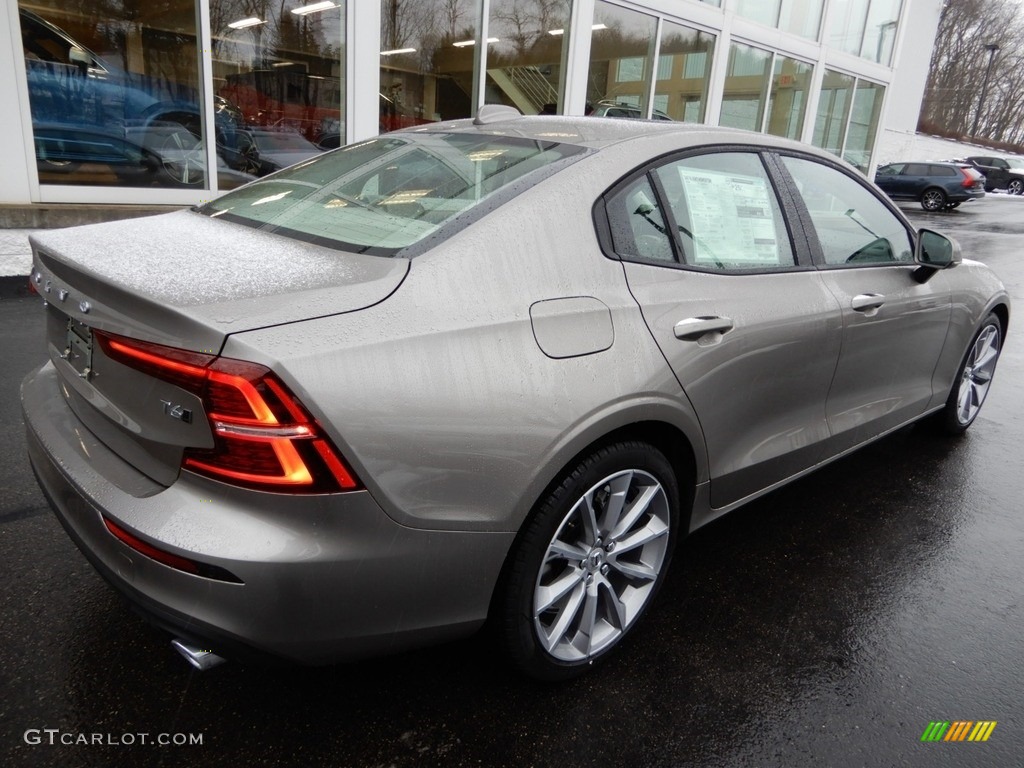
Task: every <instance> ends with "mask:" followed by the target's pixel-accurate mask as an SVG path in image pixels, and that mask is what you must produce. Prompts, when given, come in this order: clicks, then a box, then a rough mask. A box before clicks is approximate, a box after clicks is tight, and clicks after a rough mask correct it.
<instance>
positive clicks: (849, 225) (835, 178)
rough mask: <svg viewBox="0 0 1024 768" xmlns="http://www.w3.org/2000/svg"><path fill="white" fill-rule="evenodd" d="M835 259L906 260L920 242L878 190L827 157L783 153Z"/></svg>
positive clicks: (827, 254) (829, 258) (826, 252)
mask: <svg viewBox="0 0 1024 768" xmlns="http://www.w3.org/2000/svg"><path fill="white" fill-rule="evenodd" d="M782 162H783V163H784V164H785V166H786V168H787V169H788V170H789V172H790V174H791V175H792V176H793V180H794V181H795V182H796V186H797V189H798V190H799V192H800V196H801V198H802V199H803V201H804V204H805V205H806V206H807V210H808V211H809V213H810V215H811V221H812V222H813V223H814V229H815V231H816V232H817V235H818V242H819V243H820V244H821V251H822V255H823V256H824V258H825V263H826V264H830V265H836V266H839V265H850V266H855V265H858V264H879V263H906V262H912V261H913V260H914V246H913V243H912V241H911V239H910V233H909V232H907V229H906V227H904V225H903V222H902V221H900V219H899V218H897V217H896V215H895V214H893V212H892V211H890V210H889V208H888V207H886V205H885V204H884V203H882V201H881V200H879V199H878V198H877V197H876V196H875V194H874V193H873V192H871V191H870V190H869V189H868V188H867V187H865V186H864V185H863V184H860V183H858V182H857V181H855V180H854V179H852V178H850V177H849V176H847V175H846V174H845V173H842V172H841V171H839V170H837V169H835V168H832V167H830V166H827V165H824V164H822V163H818V162H814V161H811V160H804V159H803V158H797V157H789V156H783V158H782Z"/></svg>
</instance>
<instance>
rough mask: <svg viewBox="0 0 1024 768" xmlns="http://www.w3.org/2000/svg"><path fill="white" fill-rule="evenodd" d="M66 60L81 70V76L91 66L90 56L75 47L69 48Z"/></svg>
mask: <svg viewBox="0 0 1024 768" xmlns="http://www.w3.org/2000/svg"><path fill="white" fill-rule="evenodd" d="M68 60H69V61H70V62H71V63H72V64H75V65H77V66H78V68H79V69H80V70H82V74H83V75H84V74H85V73H86V72H87V71H88V70H89V67H90V66H92V56H90V55H89V54H88V53H86V52H85V51H84V50H83V49H81V48H79V47H78V46H77V45H73V46H71V50H69V51H68Z"/></svg>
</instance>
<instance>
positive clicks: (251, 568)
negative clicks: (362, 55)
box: [22, 107, 1009, 679]
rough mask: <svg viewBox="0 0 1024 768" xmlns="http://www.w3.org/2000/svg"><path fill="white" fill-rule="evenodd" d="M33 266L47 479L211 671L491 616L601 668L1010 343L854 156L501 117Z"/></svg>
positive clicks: (348, 157) (32, 424)
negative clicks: (780, 515) (772, 496)
mask: <svg viewBox="0 0 1024 768" xmlns="http://www.w3.org/2000/svg"><path fill="white" fill-rule="evenodd" d="M33 247H34V268H33V276H32V278H31V279H32V280H33V282H34V284H35V286H36V288H37V290H38V291H39V292H40V293H41V294H42V296H43V298H44V299H45V300H46V309H45V312H46V316H47V324H48V325H47V341H46V343H47V346H48V350H49V357H50V360H49V362H47V363H46V364H45V365H44V366H43V367H42V368H40V369H39V370H38V371H36V372H34V373H32V374H31V375H30V376H29V377H28V378H27V379H26V380H25V382H24V384H23V387H22V402H23V409H24V415H25V422H26V425H27V429H28V435H29V452H30V456H31V461H32V465H33V467H34V469H35V472H36V473H37V476H38V478H39V482H40V485H41V487H42V489H43V490H44V492H45V493H46V495H47V497H48V498H49V500H50V502H51V504H52V506H53V508H54V510H55V511H56V514H57V516H58V518H59V519H60V521H61V522H62V523H63V525H64V527H65V528H66V529H67V531H68V533H69V535H70V536H71V537H72V538H73V539H74V541H75V542H76V544H77V545H78V546H79V547H80V548H81V550H82V551H83V552H84V554H85V555H86V556H87V557H88V558H89V560H90V561H91V562H92V563H93V565H94V566H95V567H96V568H97V569H98V570H99V572H100V573H101V574H103V576H104V577H106V579H107V580H109V581H110V582H111V583H112V584H113V585H114V586H115V587H116V588H117V589H118V590H120V591H121V592H122V593H124V594H125V595H126V596H127V597H128V599H129V600H131V601H132V602H133V603H135V604H136V606H137V607H138V608H139V609H140V610H141V611H142V612H144V613H145V614H147V615H148V616H149V617H150V618H151V619H152V620H153V621H154V622H156V623H157V624H158V625H160V626H163V627H165V628H167V629H168V630H170V631H171V632H172V633H173V634H174V635H175V637H176V638H178V641H177V642H178V644H179V648H180V649H181V650H183V652H185V653H186V654H187V655H188V656H189V657H190V660H191V661H193V663H195V664H197V665H198V666H204V665H206V664H207V663H209V661H210V660H211V659H213V660H216V659H217V658H219V657H220V656H227V657H237V658H245V657H247V656H249V655H257V656H259V655H265V654H269V655H272V656H276V657H283V658H285V659H288V660H291V661H295V662H301V663H314V664H322V663H331V662H336V661H339V660H351V659H356V658H360V657H363V656H367V655H379V654H385V653H390V652H393V651H397V650H399V649H403V648H409V647H413V646H417V645H422V644H425V643H430V642H435V641H441V640H444V639H447V638H453V637H456V636H459V635H464V634H467V633H470V632H472V631H474V630H476V629H477V628H479V627H481V626H482V625H483V624H484V623H485V621H487V620H490V621H491V622H492V623H493V626H494V628H495V629H496V633H497V636H498V637H499V638H500V639H501V642H502V644H503V647H504V650H505V651H506V652H507V654H508V656H509V657H510V658H511V660H512V661H513V663H514V664H515V665H516V666H517V667H518V668H519V669H521V670H523V671H524V672H526V673H528V674H531V675H534V676H536V677H539V678H544V679H561V678H566V677H571V676H572V675H575V674H578V673H580V672H582V671H584V670H586V669H587V668H589V666H590V665H591V664H593V663H594V662H595V661H598V660H601V659H603V658H604V657H606V656H607V655H608V653H609V652H610V651H612V650H613V649H614V648H616V647H617V645H618V644H619V641H620V640H622V638H623V637H624V636H625V635H626V634H627V633H628V632H629V631H630V630H631V629H632V628H633V627H634V626H636V624H637V621H638V619H639V618H640V617H641V615H642V614H643V613H644V611H645V610H646V609H647V608H648V607H649V606H650V605H651V603H652V600H653V599H654V597H655V595H656V593H657V591H658V588H659V587H660V585H661V584H662V583H663V582H664V580H665V574H666V571H667V569H668V567H669V563H670V560H671V558H672V552H673V549H674V547H675V545H676V544H677V543H678V541H679V539H680V538H681V537H683V536H685V535H686V534H687V533H689V532H691V531H693V530H694V529H696V528H698V527H700V526H702V525H704V524H706V523H708V522H709V521H711V520H713V519H715V518H716V517H718V516H719V515H721V514H723V513H725V512H727V511H729V510H731V509H734V508H736V507H737V506H739V505H741V504H743V503H745V502H747V501H750V500H751V499H753V498H756V497H758V496H760V495H762V494H764V493H766V492H768V491H770V490H772V489H774V488H777V487H779V486H780V485H781V484H783V483H786V482H788V481H790V480H793V479H794V478H797V477H800V476H801V475H803V474H805V473H807V472H809V471H811V470H812V469H814V468H816V467H818V466H821V465H822V464H824V463H826V462H829V461H831V460H833V459H836V458H838V457H840V456H843V455H844V454H846V453H848V452H849V451H851V450H853V449H855V448H858V447H860V446H863V445H864V444H866V443H868V442H870V441H872V440H875V439H877V438H878V437H880V436H882V435H884V434H886V433H889V432H891V431H893V430H895V429H898V428H900V427H902V426H904V425H906V424H909V423H911V422H913V421H915V420H918V419H921V418H923V417H926V416H928V417H931V420H932V421H934V422H935V423H936V424H937V425H938V426H939V427H941V428H943V429H944V430H945V431H946V432H948V433H953V434H956V433H960V432H963V431H964V430H965V429H967V427H969V426H970V425H971V423H972V422H973V421H974V419H975V417H976V416H977V414H978V409H979V408H980V407H981V405H982V403H983V401H984V399H985V395H986V393H987V391H988V389H989V387H990V385H991V381H992V376H993V373H994V371H995V367H996V362H997V359H998V355H999V351H1000V348H1001V346H1002V342H1003V338H1004V334H1005V333H1006V329H1007V325H1008V322H1009V300H1008V298H1007V294H1006V292H1005V291H1004V289H1003V286H1002V285H1001V283H1000V282H999V280H998V279H997V278H996V277H995V276H994V275H993V274H992V273H991V272H990V271H989V270H988V269H987V268H986V267H985V266H983V265H982V264H979V263H977V262H973V261H968V260H964V259H962V258H961V256H960V252H959V249H958V247H957V246H956V244H955V243H953V242H952V241H950V240H948V239H946V238H944V237H943V236H941V235H939V234H937V233H934V232H929V231H926V230H922V231H921V232H920V233H915V232H914V230H913V228H912V227H911V226H910V224H909V223H908V222H907V221H906V220H905V219H904V218H903V216H902V215H901V214H900V213H899V211H898V210H896V209H895V208H894V207H893V206H892V204H891V203H889V202H888V201H887V200H886V198H885V197H884V195H882V194H881V193H880V192H879V191H878V190H877V189H876V188H875V187H873V186H872V185H870V184H869V183H867V182H866V181H865V180H864V179H863V177H861V176H860V175H859V174H858V173H857V172H856V171H854V170H853V169H852V168H850V166H848V165H846V164H844V163H842V162H840V161H837V160H836V159H835V158H834V157H832V156H830V155H828V154H825V153H824V152H819V151H817V150H815V149H812V148H810V147H807V146H804V145H801V144H796V143H793V142H790V141H786V140H782V139H776V138H773V137H769V136H764V135H755V134H749V133H745V132H739V131H732V130H726V129H718V128H709V127H705V126H692V125H681V124H678V123H668V122H640V121H635V122H634V121H622V120H613V119H600V118H578V119H577V118H569V117H536V118H523V117H520V116H518V115H512V114H510V113H509V111H508V110H507V108H500V107H499V108H485V109H484V110H482V112H481V114H480V115H479V116H478V118H477V119H476V120H475V121H470V120H465V121H456V122H447V123H437V124H433V125H429V126H420V127H416V128H411V129H408V130H404V131H400V132H396V133H391V134H388V135H386V136H382V137H379V138H376V139H373V140H370V141H366V142H362V143H359V144H355V145H351V146H347V147H343V148H341V149H338V150H335V151H333V152H329V153H326V154H325V155H323V156H321V157H319V158H317V159H314V160H311V161H309V162H306V163H303V164H301V165H299V166H296V167H294V168H290V169H287V170H284V171H281V172H279V173H277V174H275V175H273V176H270V177H267V178H265V179H262V180H260V181H258V182H255V183H252V184H250V185H247V186H246V187H243V188H241V189H239V190H236V191H234V192H231V193H229V194H226V195H224V196H223V197H221V198H219V199H217V200H216V201H214V202H212V203H210V204H208V205H206V206H205V207H203V208H200V209H198V210H193V211H182V212H178V213H172V214H168V215H165V216H162V217H157V218H153V219H147V220H134V221H126V222H119V223H111V224H102V225H95V226H90V227H84V228H78V229H75V230H64V231H53V232H49V233H46V234H44V235H39V236H36V237H35V238H34V240H33ZM211 652H212V653H213V654H215V655H213V656H212V657H211V656H210V654H211Z"/></svg>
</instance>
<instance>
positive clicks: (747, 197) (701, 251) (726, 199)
mask: <svg viewBox="0 0 1024 768" xmlns="http://www.w3.org/2000/svg"><path fill="white" fill-rule="evenodd" d="M676 168H677V169H678V170H679V179H680V181H681V182H682V184H683V189H684V190H685V191H686V205H687V209H688V213H689V216H690V226H691V227H692V238H693V257H692V258H693V261H694V263H696V264H700V265H707V266H717V267H719V268H721V267H722V266H723V265H724V264H725V263H729V264H742V265H749V266H752V267H756V266H771V265H777V264H778V263H779V243H778V238H777V235H776V232H775V217H774V216H773V214H772V202H771V199H772V198H771V195H772V192H771V190H770V188H769V187H768V182H767V180H766V179H762V178H758V177H756V176H743V175H740V174H736V173H721V172H719V171H708V170H703V169H699V168H686V167H683V166H681V165H677V166H676ZM684 234H686V233H684Z"/></svg>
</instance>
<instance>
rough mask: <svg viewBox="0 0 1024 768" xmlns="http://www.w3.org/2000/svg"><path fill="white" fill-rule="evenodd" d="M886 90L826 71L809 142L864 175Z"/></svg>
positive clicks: (847, 75) (867, 168)
mask: <svg viewBox="0 0 1024 768" xmlns="http://www.w3.org/2000/svg"><path fill="white" fill-rule="evenodd" d="M884 96H885V86H883V85H880V84H879V83H872V82H870V81H868V80H863V79H858V78H856V77H854V76H853V75H849V74H845V73H843V72H836V71H834V70H831V69H829V70H826V71H825V77H824V79H823V80H822V85H821V93H820V95H819V96H818V113H817V116H816V118H815V121H814V133H813V135H812V138H811V141H812V143H813V144H814V146H816V147H821V148H822V149H825V150H828V151H829V152H831V153H832V154H834V155H839V156H840V157H842V158H843V159H844V160H846V161H847V162H849V163H851V164H852V165H855V166H856V167H857V168H859V169H860V171H861V172H862V173H865V174H866V173H867V172H868V170H869V167H870V162H871V152H872V149H873V148H874V140H875V135H876V134H877V133H878V126H879V122H880V120H881V114H882V100H883V98H884Z"/></svg>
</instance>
